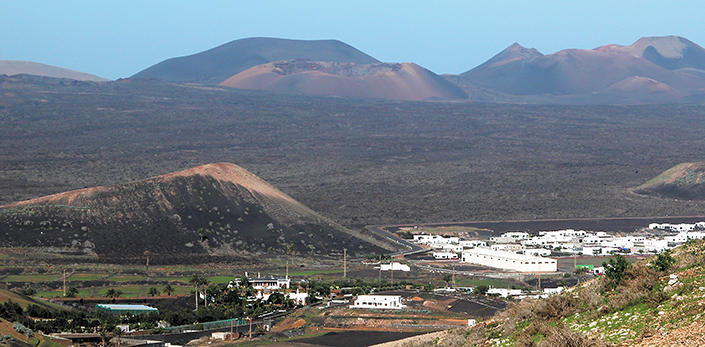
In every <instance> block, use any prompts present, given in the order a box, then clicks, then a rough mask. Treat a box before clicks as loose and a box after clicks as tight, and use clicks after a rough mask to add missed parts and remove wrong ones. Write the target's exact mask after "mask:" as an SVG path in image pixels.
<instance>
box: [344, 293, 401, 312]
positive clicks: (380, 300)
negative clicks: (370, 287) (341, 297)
mask: <svg viewBox="0 0 705 347" xmlns="http://www.w3.org/2000/svg"><path fill="white" fill-rule="evenodd" d="M404 307H406V305H402V303H401V295H358V297H357V299H355V302H354V303H353V304H352V305H351V306H350V308H376V309H388V310H401V309H402V308H404Z"/></svg>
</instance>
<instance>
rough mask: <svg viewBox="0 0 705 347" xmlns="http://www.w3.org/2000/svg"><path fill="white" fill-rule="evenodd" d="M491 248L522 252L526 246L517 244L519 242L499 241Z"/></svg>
mask: <svg viewBox="0 0 705 347" xmlns="http://www.w3.org/2000/svg"><path fill="white" fill-rule="evenodd" d="M490 249H491V250H493V251H502V252H514V253H516V252H521V251H522V250H524V246H522V245H520V244H517V243H498V244H495V245H492V246H490Z"/></svg>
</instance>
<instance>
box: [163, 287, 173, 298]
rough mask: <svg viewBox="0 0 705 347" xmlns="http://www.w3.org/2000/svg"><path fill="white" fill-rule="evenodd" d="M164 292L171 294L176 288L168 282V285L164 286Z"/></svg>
mask: <svg viewBox="0 0 705 347" xmlns="http://www.w3.org/2000/svg"><path fill="white" fill-rule="evenodd" d="M164 293H166V295H169V296H171V294H172V293H174V288H172V287H171V284H167V285H166V287H164Z"/></svg>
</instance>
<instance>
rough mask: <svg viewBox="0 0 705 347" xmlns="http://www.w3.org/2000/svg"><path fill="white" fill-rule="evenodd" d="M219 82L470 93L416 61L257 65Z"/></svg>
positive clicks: (376, 93)
mask: <svg viewBox="0 0 705 347" xmlns="http://www.w3.org/2000/svg"><path fill="white" fill-rule="evenodd" d="M220 85H222V86H226V87H233V88H241V89H259V90H269V91H274V92H279V93H306V94H322V95H337V96H346V97H359V98H382V99H397V100H427V99H465V98H467V94H465V92H463V91H462V90H461V89H460V88H459V87H457V86H455V85H453V84H452V83H450V82H448V81H446V80H445V79H443V78H442V77H440V76H438V75H436V74H434V73H433V72H431V71H428V70H426V69H424V68H422V67H420V66H418V65H416V64H413V63H380V64H365V65H358V64H354V63H331V62H320V61H308V60H291V61H279V62H275V63H268V64H262V65H258V66H255V67H253V68H251V69H248V70H246V71H243V72H241V73H239V74H237V75H234V76H232V77H230V78H228V79H227V80H225V81H224V82H223V83H221V84H220Z"/></svg>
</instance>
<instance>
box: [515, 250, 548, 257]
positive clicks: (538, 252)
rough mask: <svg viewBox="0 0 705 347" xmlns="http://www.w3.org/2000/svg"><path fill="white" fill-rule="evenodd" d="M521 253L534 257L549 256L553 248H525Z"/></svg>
mask: <svg viewBox="0 0 705 347" xmlns="http://www.w3.org/2000/svg"><path fill="white" fill-rule="evenodd" d="M521 253H522V254H524V255H530V256H533V257H548V256H549V255H551V250H550V249H545V248H533V249H524V250H522V251H521Z"/></svg>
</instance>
